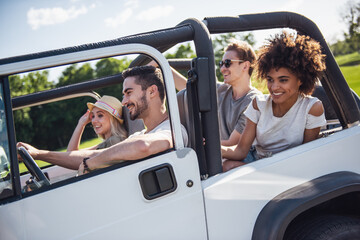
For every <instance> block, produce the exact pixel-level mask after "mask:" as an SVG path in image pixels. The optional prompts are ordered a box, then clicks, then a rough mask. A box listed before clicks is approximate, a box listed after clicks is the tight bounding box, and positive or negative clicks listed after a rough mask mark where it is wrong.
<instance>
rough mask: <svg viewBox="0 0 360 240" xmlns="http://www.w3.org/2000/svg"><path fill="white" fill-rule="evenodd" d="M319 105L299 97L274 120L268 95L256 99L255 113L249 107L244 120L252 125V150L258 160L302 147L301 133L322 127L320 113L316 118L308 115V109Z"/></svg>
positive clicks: (302, 137) (306, 97) (251, 106)
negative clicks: (256, 107) (284, 112)
mask: <svg viewBox="0 0 360 240" xmlns="http://www.w3.org/2000/svg"><path fill="white" fill-rule="evenodd" d="M317 101H320V100H319V99H317V98H316V97H311V96H305V97H304V96H300V95H299V97H298V99H297V101H296V102H295V104H294V105H293V106H292V107H291V108H290V109H289V111H288V112H287V113H286V114H285V115H284V116H282V117H275V116H274V114H273V109H272V99H271V96H270V95H259V96H256V103H257V106H258V109H259V110H255V109H254V107H253V104H252V103H251V104H250V105H249V107H248V108H247V110H246V111H245V116H246V117H247V118H249V119H250V120H251V121H252V122H254V123H256V124H257V126H256V138H255V142H254V145H255V148H256V153H257V157H258V158H264V157H269V156H271V155H272V154H275V153H278V152H280V151H283V150H285V149H288V148H292V147H295V146H298V145H300V144H302V143H303V139H304V131H305V129H313V128H317V127H321V126H324V125H326V119H325V115H324V113H323V114H322V115H320V116H313V115H311V114H309V111H310V109H311V107H312V106H313V105H314V103H316V102H317Z"/></svg>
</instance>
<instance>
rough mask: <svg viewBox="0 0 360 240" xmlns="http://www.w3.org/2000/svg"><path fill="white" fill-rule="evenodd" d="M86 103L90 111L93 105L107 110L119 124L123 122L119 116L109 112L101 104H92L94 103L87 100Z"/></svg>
mask: <svg viewBox="0 0 360 240" xmlns="http://www.w3.org/2000/svg"><path fill="white" fill-rule="evenodd" d="M86 105H87V107H88V108H89V110H90V111H92V110H93V108H94V107H97V108H100V109H102V110H104V111H106V112H108V113H109V114H110V115H111V116H113V117H114V118H116V120H118V121H119V122H120V123H121V124H123V123H124V120H123V119H121V118H119V117H118V116H115V115H114V114H113V113H112V112H110V111H109V110H107V109H106V108H104V107H102V106H99V105H97V104H96V103H95V104H94V103H91V102H88V103H87V104H86Z"/></svg>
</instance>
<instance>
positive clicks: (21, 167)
mask: <svg viewBox="0 0 360 240" xmlns="http://www.w3.org/2000/svg"><path fill="white" fill-rule="evenodd" d="M101 142H102V139H101V138H94V139H91V140H87V141H84V142H82V143H81V144H80V146H79V147H80V149H84V148H88V147H92V146H94V145H97V144H99V143H101ZM57 151H60V152H65V151H66V148H62V149H58V150H57ZM35 161H36V163H37V164H38V165H39V167H40V168H42V167H45V166H48V165H51V164H50V163H47V162H43V161H40V160H35ZM19 171H20V174H21V173H24V172H27V168H26V166H25V165H24V163H23V162H21V163H19Z"/></svg>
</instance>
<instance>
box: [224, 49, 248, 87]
mask: <svg viewBox="0 0 360 240" xmlns="http://www.w3.org/2000/svg"><path fill="white" fill-rule="evenodd" d="M225 59H230V60H241V59H239V57H238V56H237V53H236V52H235V51H232V50H230V51H226V52H225V54H224V56H223V58H222V60H223V61H224V60H225ZM242 65H243V63H240V62H231V64H230V67H228V68H227V67H226V66H225V64H224V65H222V67H221V68H220V72H221V73H222V75H223V76H224V83H227V84H230V85H232V84H234V83H235V82H236V81H238V80H239V79H240V78H241V76H242V75H241V74H242V71H241V68H242Z"/></svg>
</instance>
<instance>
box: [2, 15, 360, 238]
mask: <svg viewBox="0 0 360 240" xmlns="http://www.w3.org/2000/svg"><path fill="white" fill-rule="evenodd" d="M285 27H286V28H292V29H295V30H297V31H298V32H300V33H302V34H306V35H309V36H311V37H312V38H314V39H316V40H317V41H319V42H320V44H321V45H322V47H323V49H324V53H325V54H326V55H327V58H326V65H327V68H326V71H324V73H323V77H322V79H320V81H321V84H322V87H320V88H319V92H320V93H322V95H318V96H319V98H320V99H321V100H322V101H323V104H324V106H325V111H326V116H327V118H328V119H327V120H328V122H329V125H331V126H334V125H335V126H336V127H335V128H333V127H329V128H328V129H324V130H323V131H322V132H321V137H319V139H317V140H314V141H312V142H310V143H306V144H302V145H300V146H297V147H294V148H291V149H288V150H285V151H283V152H280V153H278V154H274V155H273V156H271V157H269V158H265V159H262V160H259V161H255V162H252V163H249V164H246V165H244V166H241V167H238V168H235V169H233V170H231V171H228V172H225V173H223V172H222V157H221V151H220V136H219V131H218V130H217V129H219V121H218V111H217V93H216V75H215V61H214V53H213V48H212V43H211V34H217V33H227V32H242V31H255V30H261V29H272V28H285ZM186 41H193V43H194V46H195V49H196V57H195V58H194V59H192V61H191V62H190V63H189V62H186V61H185V65H187V67H188V68H189V70H190V71H189V80H188V82H187V87H186V90H183V91H180V92H179V93H176V91H175V85H174V81H173V76H172V73H171V69H170V65H169V61H167V60H166V59H165V58H164V56H163V55H162V54H161V53H162V52H164V51H166V50H168V49H169V48H171V47H172V46H175V45H176V44H178V43H182V42H186ZM128 54H140V55H139V56H138V57H137V58H136V59H135V60H134V61H133V63H132V65H134V66H135V65H142V64H145V63H147V62H148V61H149V58H151V59H154V60H155V61H156V62H157V63H158V64H159V67H160V68H161V70H162V74H163V77H164V80H165V86H166V99H167V108H168V112H169V116H170V121H171V126H172V134H173V142H174V147H173V148H171V149H169V150H167V151H165V152H162V153H160V154H156V155H155V156H150V157H147V158H146V159H139V160H136V161H125V162H123V163H119V164H115V165H113V166H110V167H107V168H104V169H101V170H97V171H93V172H91V173H88V174H85V175H82V176H77V172H76V171H73V170H68V169H64V168H61V167H59V166H48V167H47V168H46V169H40V168H39V167H38V166H37V165H36V164H34V162H33V161H32V159H31V157H30V156H28V155H27V153H26V151H24V149H19V150H18V149H16V141H17V140H19V139H17V138H16V136H15V129H14V120H13V111H15V110H16V109H21V108H24V107H31V106H37V105H41V104H47V103H49V102H55V101H62V100H65V99H72V98H79V97H85V96H93V97H94V98H97V95H96V94H94V93H92V91H93V90H95V91H96V89H99V88H102V87H105V86H113V85H115V84H122V81H123V78H122V76H121V74H120V73H119V74H117V75H113V76H108V77H103V78H98V79H88V81H85V82H82V83H77V84H72V85H69V86H66V87H61V88H55V89H51V90H45V91H40V92H36V93H33V94H28V95H24V96H18V97H14V98H11V92H10V87H9V85H10V84H9V76H12V75H14V74H21V73H24V72H29V71H38V70H43V69H47V68H51V67H56V66H62V65H66V64H73V63H83V62H86V61H91V60H96V59H102V58H109V57H118V56H124V55H128ZM144 56H147V57H146V58H145V57H144ZM170 64H171V65H173V66H174V67H175V68H176V67H177V64H178V62H174V63H173V62H171V61H170ZM320 93H319V94H320ZM358 102H359V98H358V96H357V95H356V94H355V93H354V92H353V91H352V90H351V89H350V88H349V86H348V85H347V83H346V80H345V79H344V76H343V75H342V73H341V71H340V69H339V67H338V65H337V63H336V62H335V59H334V57H333V55H332V53H331V51H330V49H329V47H328V46H327V44H326V42H325V40H324V38H323V37H322V35H321V32H320V31H319V29H318V28H317V27H316V25H315V24H314V23H313V22H311V21H310V20H309V19H307V18H305V17H303V16H301V15H298V14H295V13H289V12H275V13H262V14H250V15H239V16H234V17H210V18H205V19H204V20H203V21H198V20H196V19H188V20H185V21H184V22H181V23H180V24H178V25H177V26H176V27H173V28H168V29H161V30H158V31H153V32H148V33H142V34H137V35H133V36H128V37H121V38H118V39H114V40H111V41H105V42H101V43H94V44H87V45H81V46H76V47H69V48H65V49H59V50H53V51H47V52H41V53H35V54H30V55H25V56H18V57H12V58H7V59H0V114H1V119H0V120H1V122H0V128H1V133H0V146H1V148H0V155H1V165H0V171H1V180H0V226H1V228H0V239H49V238H50V239H98V238H106V239H118V238H121V239H261V240H263V239H327V238H326V234H328V236H330V235H331V236H332V237H333V239H349V238H348V237H351V236H359V234H360V205H359V204H358V203H359V200H360V163H359V156H360V150H359V149H358V142H359V141H360V125H359V120H360V112H359V107H358ZM125 121H126V124H127V127H128V129H129V130H130V132H131V131H132V130H131V129H132V126H131V125H132V123H131V121H130V120H129V119H125ZM181 123H182V124H183V125H184V126H185V128H186V130H187V132H188V135H189V146H184V143H183V139H182V134H181ZM59 127H61V126H59ZM35 134H36V133H35ZM204 140H205V141H204ZM18 151H19V152H20V154H21V155H22V156H23V157H22V158H23V159H24V161H25V162H26V166H27V167H28V170H29V171H30V173H29V174H25V175H20V173H19V167H18V166H19V165H18V158H17V152H18ZM44 172H46V174H44ZM30 175H33V179H32V180H33V181H31V182H29V181H28V179H29V177H30ZM46 175H47V176H48V177H47V176H46ZM30 185H31V186H30ZM29 187H30V190H29Z"/></svg>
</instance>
